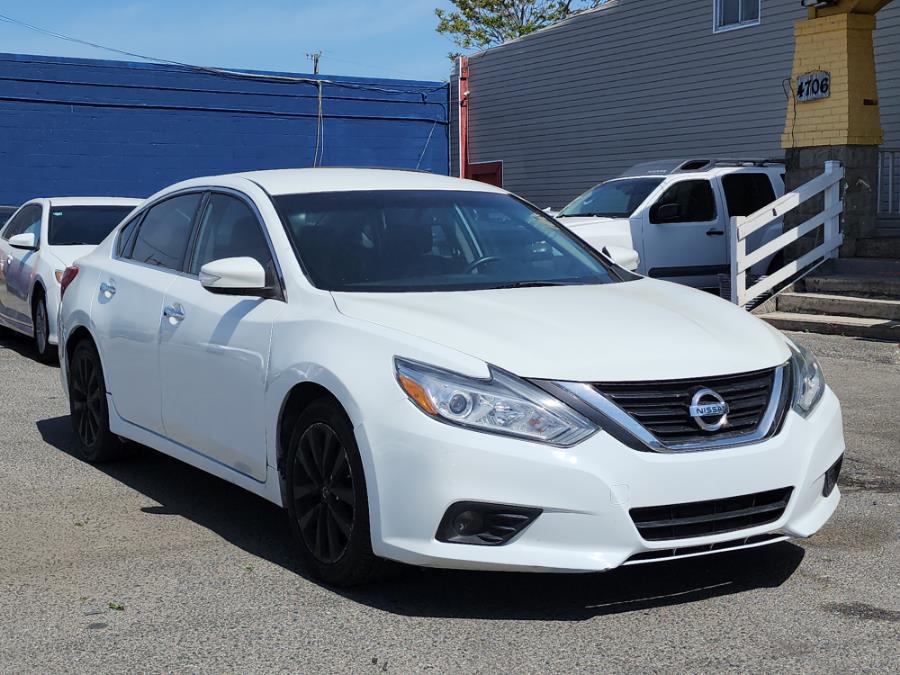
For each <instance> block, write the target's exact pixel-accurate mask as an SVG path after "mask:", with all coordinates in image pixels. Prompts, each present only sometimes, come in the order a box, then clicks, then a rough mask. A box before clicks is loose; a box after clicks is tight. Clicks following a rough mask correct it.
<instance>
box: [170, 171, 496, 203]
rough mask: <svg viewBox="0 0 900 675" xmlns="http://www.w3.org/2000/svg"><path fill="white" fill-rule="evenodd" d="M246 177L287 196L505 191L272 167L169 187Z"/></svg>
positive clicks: (428, 176) (468, 183)
mask: <svg viewBox="0 0 900 675" xmlns="http://www.w3.org/2000/svg"><path fill="white" fill-rule="evenodd" d="M235 178H238V179H245V180H249V181H252V182H254V183H256V184H257V185H259V186H260V187H261V188H262V189H264V190H265V191H266V192H268V193H269V194H270V195H276V196H277V195H286V194H299V193H310V192H357V191H362V190H463V191H468V192H493V193H500V194H506V191H505V190H502V189H500V188H498V187H494V186H493V185H488V184H486V183H479V182H477V181H473V180H463V179H460V178H452V177H450V176H440V175H437V174H433V173H426V172H424V171H403V170H398V169H353V168H330V167H329V168H325V167H317V168H313V169H270V170H266V171H248V172H244V173H234V174H226V175H223V176H208V177H204V178H193V179H191V180H188V181H184V182H181V183H178V184H176V185H173V186H171V187H169V188H166V189H165V190H164V192H170V191H172V190H174V189H187V188H191V187H202V186H211V185H217V184H220V183H227V182H230V181H231V180H232V179H235Z"/></svg>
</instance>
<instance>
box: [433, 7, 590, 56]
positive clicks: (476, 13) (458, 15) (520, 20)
mask: <svg viewBox="0 0 900 675" xmlns="http://www.w3.org/2000/svg"><path fill="white" fill-rule="evenodd" d="M451 2H452V3H453V5H454V6H455V7H456V9H455V10H444V9H436V10H434V13H435V14H437V18H438V25H437V32H438V33H442V34H444V35H447V36H449V37H451V38H452V39H453V41H454V42H455V43H456V44H457V45H459V46H460V47H462V48H463V49H467V50H471V49H485V48H487V47H491V46H493V45H498V44H501V43H502V42H506V41H507V40H512V39H514V38H517V37H521V36H523V35H527V34H528V33H532V32H534V31H536V30H538V29H539V28H543V27H544V26H549V25H550V24H552V23H555V22H557V21H559V20H561V19H565V18H566V17H567V16H570V15H572V14H575V13H576V12H579V11H581V10H583V9H588V8H590V7H598V6H599V5H602V4H604V3H605V2H607V0H580V1H579V0H451ZM453 56H454V55H453V54H451V58H452V57H453Z"/></svg>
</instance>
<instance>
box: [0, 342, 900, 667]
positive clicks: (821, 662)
mask: <svg viewBox="0 0 900 675" xmlns="http://www.w3.org/2000/svg"><path fill="white" fill-rule="evenodd" d="M794 337H795V338H796V339H797V340H798V341H800V342H803V343H805V344H807V345H808V346H810V347H811V348H812V349H813V350H814V352H816V353H817V354H818V355H819V356H820V358H821V361H822V364H823V367H824V369H825V372H826V376H827V378H828V381H829V384H830V385H831V386H832V387H833V388H834V389H835V391H836V392H837V393H838V396H839V398H840V399H841V401H842V403H843V406H844V424H845V431H846V438H847V455H846V461H845V463H844V473H843V475H842V477H841V481H840V485H841V490H842V492H843V499H842V502H841V504H840V506H839V509H838V512H837V513H836V515H835V517H834V518H833V519H832V521H831V522H830V523H829V524H828V525H827V526H826V527H825V528H824V529H823V530H822V531H821V532H820V533H819V534H818V535H816V536H815V537H813V538H812V539H809V540H806V541H794V542H784V543H780V544H775V545H771V546H766V547H763V548H759V549H754V550H750V551H743V552H739V553H727V554H720V555H716V556H706V557H701V558H694V559H689V560H683V561H675V562H669V563H664V564H654V565H642V566H635V567H630V568H623V569H620V570H617V571H613V572H609V573H606V574H595V575H526V574H498V573H492V574H491V573H472V572H449V571H437V570H420V569H413V568H409V569H405V570H403V572H402V573H401V574H399V575H398V576H397V577H396V578H395V579H392V580H391V581H388V582H386V583H383V584H381V585H378V586H374V587H369V588H364V589H359V590H353V591H340V592H336V591H334V590H331V589H329V588H326V587H323V586H321V585H319V584H317V583H316V582H314V581H312V580H310V579H309V578H308V577H307V576H306V575H305V574H304V572H303V570H302V569H301V568H299V567H298V566H297V564H296V563H295V558H294V555H293V552H292V544H291V540H290V535H289V532H288V528H287V521H286V516H285V515H284V514H283V513H282V512H281V511H280V510H279V509H277V508H276V507H274V506H272V505H270V504H268V503H267V502H265V501H263V500H261V499H259V498H257V497H254V496H252V495H250V494H248V493H245V492H243V491H242V490H240V489H238V488H236V487H233V486H231V485H229V484H227V483H225V482H223V481H221V480H218V479H216V478H213V477H211V476H208V475H206V474H203V473H201V472H200V471H197V470H195V469H193V468H190V467H188V466H186V465H184V464H181V463H179V462H177V461H175V460H173V459H169V458H167V457H164V456H162V455H159V454H157V453H154V452H152V451H149V450H148V451H142V452H138V453H137V454H136V455H135V456H134V457H133V458H131V459H128V460H125V461H122V462H118V463H114V464H108V465H104V466H97V467H95V466H91V465H88V464H86V463H84V462H82V461H80V460H79V459H77V458H76V457H75V456H74V455H73V443H72V437H71V434H70V430H69V422H68V418H67V404H66V401H65V397H64V396H63V393H62V390H61V388H60V385H59V381H58V369H57V368H56V367H51V366H45V365H41V364H39V363H37V362H36V361H35V360H34V354H33V352H32V350H31V348H30V347H29V346H28V342H27V341H26V340H25V339H24V338H19V337H14V336H11V335H10V334H8V333H4V334H3V335H2V337H0V672H3V673H7V672H8V673H25V672H40V673H49V672H92V673H97V672H101V673H102V672H133V671H146V672H161V671H167V672H238V673H255V672H304V673H306V672H336V671H352V672H359V673H366V672H373V673H375V672H404V673H405V672H425V671H428V672H514V673H531V672H535V673H537V672H541V673H548V672H560V673H571V672H576V671H586V672H629V671H633V672H663V671H666V672H672V671H676V672H691V673H698V672H725V671H730V672H742V673H747V672H783V671H790V672H823V671H826V670H828V671H845V672H848V671H864V672H880V673H886V672H898V671H900V354H898V349H897V345H889V344H883V343H871V342H863V341H860V340H853V339H848V338H835V337H817V336H806V335H794Z"/></svg>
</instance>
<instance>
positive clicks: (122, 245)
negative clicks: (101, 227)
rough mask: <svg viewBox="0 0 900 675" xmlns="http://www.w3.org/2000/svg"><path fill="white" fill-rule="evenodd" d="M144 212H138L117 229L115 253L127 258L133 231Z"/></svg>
mask: <svg viewBox="0 0 900 675" xmlns="http://www.w3.org/2000/svg"><path fill="white" fill-rule="evenodd" d="M143 218H144V214H143V213H142V214H140V215H139V216H137V217H136V218H132V219H131V220H129V221H128V222H127V223H125V227H123V228H122V229H121V230H119V235H118V239H116V255H117V256H119V257H120V258H127V257H129V254H130V252H131V245H132V243H133V240H134V232H135V230H136V229H137V227H138V225H139V224H140V222H141V220H143Z"/></svg>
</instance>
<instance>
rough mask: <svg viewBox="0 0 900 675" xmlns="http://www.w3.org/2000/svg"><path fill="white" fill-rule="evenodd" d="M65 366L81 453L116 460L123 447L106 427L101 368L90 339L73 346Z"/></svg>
mask: <svg viewBox="0 0 900 675" xmlns="http://www.w3.org/2000/svg"><path fill="white" fill-rule="evenodd" d="M68 369H69V372H68V381H69V411H70V415H71V419H72V430H73V431H74V432H75V439H76V441H77V445H78V450H79V452H80V453H81V456H82V457H83V458H84V459H85V460H87V461H88V462H92V463H93V462H106V461H109V460H113V459H118V458H119V457H120V456H121V455H122V453H123V446H122V443H121V442H120V441H119V438H118V437H117V436H115V435H114V434H113V433H112V432H111V431H110V430H109V408H108V407H107V403H106V384H105V382H104V379H103V367H102V365H101V363H100V355H99V354H98V353H97V349H96V348H95V347H94V345H93V344H91V342H90V341H88V340H82V341H81V342H79V343H78V344H77V345H76V346H75V349H74V350H73V351H72V357H71V358H70V359H69V363H68Z"/></svg>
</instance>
